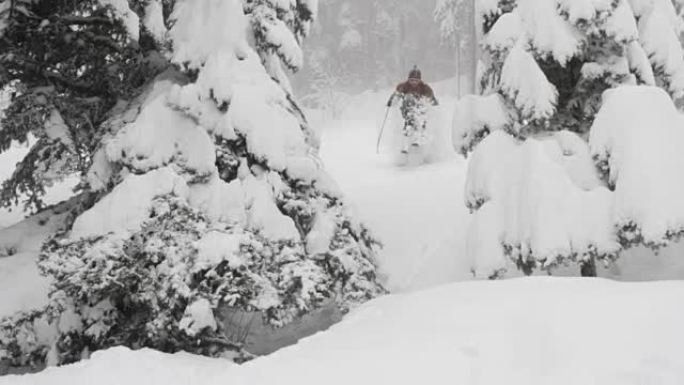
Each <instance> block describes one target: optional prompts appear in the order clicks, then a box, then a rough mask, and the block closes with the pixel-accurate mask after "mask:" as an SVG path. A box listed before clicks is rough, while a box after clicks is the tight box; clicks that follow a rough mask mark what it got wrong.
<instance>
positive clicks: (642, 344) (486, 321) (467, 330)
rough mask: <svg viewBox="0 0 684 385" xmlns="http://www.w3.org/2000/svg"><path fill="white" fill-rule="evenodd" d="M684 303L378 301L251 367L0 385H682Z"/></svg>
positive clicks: (656, 290) (56, 373)
mask: <svg viewBox="0 0 684 385" xmlns="http://www.w3.org/2000/svg"><path fill="white" fill-rule="evenodd" d="M682 301H684V283H680V282H661V283H649V284H623V283H614V282H610V281H604V280H579V279H551V278H534V279H532V278H530V279H519V280H509V281H498V282H472V283H462V284H454V285H450V286H445V287H440V288H436V289H433V290H429V291H423V292H418V293H414V294H409V295H394V296H387V297H384V298H380V299H377V300H374V301H372V302H369V303H367V304H366V305H364V306H362V307H361V308H359V309H357V310H356V311H354V312H353V313H352V314H350V315H349V316H347V317H346V319H345V320H343V321H342V322H341V323H339V324H337V325H335V326H333V327H332V328H330V329H329V330H328V331H326V332H323V333H319V334H317V335H315V336H313V337H310V338H308V339H304V340H302V341H300V342H299V343H298V344H297V345H294V346H291V347H289V348H286V349H283V350H281V351H279V352H276V353H274V354H272V355H270V356H267V357H263V358H259V359H256V360H254V361H251V362H249V363H247V364H245V365H242V366H235V365H233V364H231V363H229V362H226V361H225V360H222V359H208V358H203V357H195V356H190V355H187V354H176V355H166V354H160V353H156V352H154V351H150V350H141V351H138V352H133V351H129V350H126V349H123V348H115V349H111V350H109V351H105V352H99V353H95V354H94V355H93V357H92V359H90V360H88V361H84V362H81V363H78V364H74V365H69V366H65V367H61V368H51V369H48V370H46V371H45V372H42V373H39V374H35V375H26V376H9V377H3V378H0V384H3V385H4V384H12V385H23V384H31V385H41V384H50V385H62V384H65V385H66V384H68V385H81V384H82V385H86V384H88V385H90V384H93V383H96V384H101V385H107V384H112V385H113V384H121V383H126V384H129V385H142V384H145V385H146V384H150V383H164V384H166V385H175V384H179V385H180V384H187V383H201V384H207V385H212V384H217V385H218V384H226V383H231V384H238V385H257V384H282V385H290V384H292V385H294V384H297V385H307V384H320V382H321V379H325V381H326V383H328V384H331V385H337V384H340V385H342V384H344V385H348V384H353V383H359V384H395V385H402V384H411V385H415V384H419V383H421V384H422V383H427V384H455V383H463V384H472V383H477V384H481V385H494V384H554V385H576V384H602V385H625V384H672V385H675V384H681V383H682V381H684V332H683V331H682V328H681V325H682V324H684V311H682V308H681V306H679V304H681V303H682ZM580 314H581V315H589V316H580ZM314 363H315V364H314ZM341 363H343V367H341V366H340V365H341ZM331 373H334V375H331Z"/></svg>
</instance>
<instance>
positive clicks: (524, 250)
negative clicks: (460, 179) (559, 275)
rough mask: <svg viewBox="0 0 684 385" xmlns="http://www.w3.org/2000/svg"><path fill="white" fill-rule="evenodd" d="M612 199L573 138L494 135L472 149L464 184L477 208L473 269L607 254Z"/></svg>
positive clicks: (547, 264)
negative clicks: (523, 138) (521, 139)
mask: <svg viewBox="0 0 684 385" xmlns="http://www.w3.org/2000/svg"><path fill="white" fill-rule="evenodd" d="M610 199H611V193H610V191H609V190H608V189H607V188H604V187H602V186H600V183H599V181H598V178H597V177H596V175H595V171H594V169H593V167H592V160H591V158H590V157H589V151H588V149H587V145H586V144H585V143H584V142H583V141H582V140H581V139H580V138H579V137H577V136H576V135H574V134H571V133H569V132H562V133H558V134H554V136H553V137H550V138H546V139H539V140H537V139H528V140H527V141H525V142H523V143H517V142H516V140H515V139H514V138H513V137H511V136H510V135H508V134H506V133H505V132H503V131H496V132H494V133H492V134H491V135H489V136H488V137H487V138H485V139H484V140H483V141H482V143H480V145H479V146H478V147H477V148H476V150H475V152H474V153H473V156H472V159H471V162H470V165H469V170H468V181H467V182H466V203H467V205H468V206H469V207H470V208H471V209H472V210H475V214H474V217H473V221H472V223H471V227H470V229H469V234H468V241H467V246H466V248H467V254H468V258H469V259H471V260H472V261H473V270H474V272H475V274H476V275H478V276H484V277H488V276H494V275H497V273H498V272H500V270H503V269H505V267H506V264H507V261H506V257H510V258H512V259H513V260H514V261H516V262H517V263H518V264H520V265H522V266H528V265H532V266H539V267H541V268H544V269H547V268H552V267H555V266H557V265H558V264H560V263H562V262H564V260H566V259H575V258H578V259H580V260H581V259H585V258H589V257H596V256H613V255H614V254H615V253H617V251H618V250H619V245H618V244H617V242H616V240H615V239H614V235H613V232H612V229H613V228H612V222H611V216H610ZM502 246H503V247H502Z"/></svg>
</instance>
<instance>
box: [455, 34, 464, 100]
mask: <svg viewBox="0 0 684 385" xmlns="http://www.w3.org/2000/svg"><path fill="white" fill-rule="evenodd" d="M462 41H463V39H462V36H461V33H460V32H459V34H458V37H457V38H456V89H457V95H458V98H459V99H460V98H461V96H463V84H461V79H462V78H463V74H462V70H463V66H462V63H461V57H462V56H463V55H461V48H462V47H463V44H462Z"/></svg>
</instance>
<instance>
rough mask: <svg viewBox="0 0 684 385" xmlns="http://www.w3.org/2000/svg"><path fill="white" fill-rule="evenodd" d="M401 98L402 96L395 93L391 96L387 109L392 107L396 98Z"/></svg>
mask: <svg viewBox="0 0 684 385" xmlns="http://www.w3.org/2000/svg"><path fill="white" fill-rule="evenodd" d="M399 96H400V95H399V93H398V92H396V91H395V92H394V93H393V94H392V96H390V98H389V100H388V101H387V107H392V103H394V98H396V97H399Z"/></svg>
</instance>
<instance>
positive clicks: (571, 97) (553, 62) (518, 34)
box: [454, 0, 684, 148]
mask: <svg viewBox="0 0 684 385" xmlns="http://www.w3.org/2000/svg"><path fill="white" fill-rule="evenodd" d="M479 15H480V17H479V20H480V21H481V24H482V32H483V37H482V41H481V45H482V48H483V50H484V53H485V55H484V66H483V69H482V74H481V83H482V90H483V94H485V95H489V94H492V93H497V94H499V95H501V96H502V98H503V99H502V102H503V104H504V106H503V107H502V108H505V109H506V110H507V111H509V114H510V123H509V125H508V126H507V127H506V129H507V131H509V132H511V133H513V134H515V135H522V136H529V135H530V134H535V133H538V132H543V131H560V130H570V131H573V132H577V133H581V134H583V133H586V132H587V131H588V130H589V128H590V127H591V124H592V122H593V119H594V116H595V115H596V113H597V112H598V109H599V108H600V106H601V95H602V93H603V91H605V90H607V89H609V88H613V87H616V86H619V85H623V84H644V85H657V86H660V87H662V88H664V89H666V90H667V91H668V93H669V94H670V95H671V96H673V98H675V99H679V98H681V97H682V96H684V61H683V60H682V57H684V53H683V52H682V45H681V42H680V40H679V36H680V34H681V33H682V31H683V28H684V24H683V21H682V19H681V18H680V17H679V16H678V15H677V12H676V10H675V7H674V6H673V2H672V0H597V1H574V0H552V1H548V0H506V1H498V2H496V1H480V2H479ZM470 130H472V131H475V132H474V133H471V132H469V131H470ZM483 136H484V135H483V134H482V127H481V126H479V125H477V124H475V125H473V126H471V127H466V128H462V127H459V129H458V130H456V131H455V135H454V140H455V144H456V146H457V147H465V148H472V147H473V146H474V145H475V144H476V143H477V142H474V143H472V142H471V141H472V140H473V138H481V137H483Z"/></svg>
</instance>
